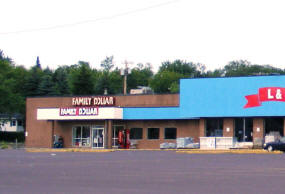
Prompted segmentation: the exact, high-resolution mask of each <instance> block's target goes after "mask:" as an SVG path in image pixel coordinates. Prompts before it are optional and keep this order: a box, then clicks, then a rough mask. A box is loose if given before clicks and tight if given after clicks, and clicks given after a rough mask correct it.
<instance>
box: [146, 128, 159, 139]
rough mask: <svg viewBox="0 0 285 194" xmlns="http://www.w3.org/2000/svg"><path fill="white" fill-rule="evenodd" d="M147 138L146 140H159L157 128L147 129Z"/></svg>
mask: <svg viewBox="0 0 285 194" xmlns="http://www.w3.org/2000/svg"><path fill="white" fill-rule="evenodd" d="M147 138H148V139H159V128H148V130H147Z"/></svg>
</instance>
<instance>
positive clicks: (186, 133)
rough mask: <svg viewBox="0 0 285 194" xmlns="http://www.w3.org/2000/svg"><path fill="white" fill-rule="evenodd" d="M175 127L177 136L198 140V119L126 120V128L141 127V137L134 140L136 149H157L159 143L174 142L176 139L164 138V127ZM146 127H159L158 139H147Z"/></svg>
mask: <svg viewBox="0 0 285 194" xmlns="http://www.w3.org/2000/svg"><path fill="white" fill-rule="evenodd" d="M168 127H175V128H177V138H178V137H193V138H194V141H195V142H199V120H169V121H163V120H160V121H128V122H127V123H126V128H128V129H131V128H143V139H141V140H136V141H137V143H138V144H137V148H138V149H158V148H159V147H160V144H161V143H164V142H168V143H175V142H176V139H173V140H172V139H171V140H170V139H164V128H168ZM148 128H159V130H160V131H159V139H154V140H153V139H151V140H150V139H147V130H148Z"/></svg>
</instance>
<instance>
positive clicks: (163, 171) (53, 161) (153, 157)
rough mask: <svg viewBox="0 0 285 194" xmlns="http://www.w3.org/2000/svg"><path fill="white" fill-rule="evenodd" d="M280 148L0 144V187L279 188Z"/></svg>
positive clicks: (283, 162) (283, 168)
mask: <svg viewBox="0 0 285 194" xmlns="http://www.w3.org/2000/svg"><path fill="white" fill-rule="evenodd" d="M284 180H285V154H281V155H260V154H259V155H255V154H245V155H238V154H237V155H235V154H224V155H215V154H212V155H211V154H209V155H204V154H203V155H200V154H192V155H189V154H177V153H175V152H172V151H116V152H109V153H56V154H55V155H54V154H52V153H27V152H25V151H24V150H0V193H5V194H6V193H17V194H18V193H29V194H30V193H106V194H112V193H114V194H120V193H123V194H128V193H154V194H158V193H161V194H168V193H175V194H180V193H195V194H197V193H203V194H204V193H219V194H222V193H238V194H240V193H259V194H261V193H267V194H268V193H284V187H283V185H284Z"/></svg>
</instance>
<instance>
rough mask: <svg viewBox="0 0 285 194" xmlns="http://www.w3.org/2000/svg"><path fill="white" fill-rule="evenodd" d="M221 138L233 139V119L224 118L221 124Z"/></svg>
mask: <svg viewBox="0 0 285 194" xmlns="http://www.w3.org/2000/svg"><path fill="white" fill-rule="evenodd" d="M223 136H224V137H234V119H232V118H225V119H224V123H223Z"/></svg>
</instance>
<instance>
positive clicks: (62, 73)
mask: <svg viewBox="0 0 285 194" xmlns="http://www.w3.org/2000/svg"><path fill="white" fill-rule="evenodd" d="M69 72H70V70H69V67H67V66H63V67H58V68H57V69H56V70H55V72H54V74H53V77H52V79H53V82H54V83H55V91H56V94H58V95H67V94H70V92H71V91H70V87H69V82H68V75H69Z"/></svg>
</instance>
